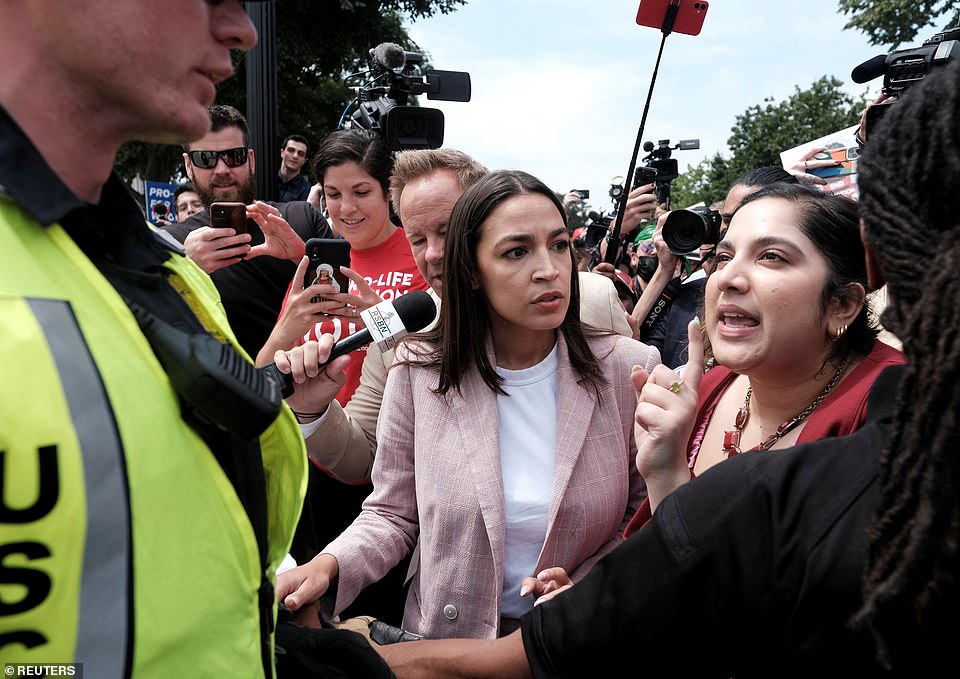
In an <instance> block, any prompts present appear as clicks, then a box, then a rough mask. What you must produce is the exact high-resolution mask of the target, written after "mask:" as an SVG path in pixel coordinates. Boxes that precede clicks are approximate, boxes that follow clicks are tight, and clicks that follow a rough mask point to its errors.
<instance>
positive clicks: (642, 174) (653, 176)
mask: <svg viewBox="0 0 960 679" xmlns="http://www.w3.org/2000/svg"><path fill="white" fill-rule="evenodd" d="M658 174H659V172H658V171H657V168H655V167H647V166H646V165H641V166H640V167H638V168H637V169H635V170H634V171H633V186H632V187H631V188H632V189H635V188H637V187H638V186H643V185H644V184H650V183H652V182H655V181H656V180H657V175H658Z"/></svg>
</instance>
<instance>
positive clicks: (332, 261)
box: [303, 238, 350, 301]
mask: <svg viewBox="0 0 960 679" xmlns="http://www.w3.org/2000/svg"><path fill="white" fill-rule="evenodd" d="M306 253H307V257H309V258H310V262H309V264H307V273H306V275H305V276H304V277H303V287H305V288H306V287H308V286H310V285H313V284H314V283H327V284H332V285H334V286H336V287H338V288H339V291H340V292H347V290H348V289H349V284H350V280H349V279H348V278H347V277H346V276H345V275H344V274H343V273H341V271H340V267H341V266H350V243H349V242H348V241H346V240H343V239H342V238H311V239H310V240H308V241H307V243H306ZM311 301H323V298H319V297H318V298H316V300H311Z"/></svg>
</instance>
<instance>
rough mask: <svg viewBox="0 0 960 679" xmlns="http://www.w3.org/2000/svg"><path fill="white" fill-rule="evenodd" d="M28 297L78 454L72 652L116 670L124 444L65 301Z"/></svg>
mask: <svg viewBox="0 0 960 679" xmlns="http://www.w3.org/2000/svg"><path fill="white" fill-rule="evenodd" d="M27 303H28V304H29V305H30V308H31V309H32V310H33V313H34V315H35V316H36V319H37V322H38V323H39V325H40V327H41V328H42V329H43V332H44V335H45V336H46V340H47V344H48V345H49V347H50V352H51V353H52V354H53V358H54V362H55V363H56V365H57V371H58V372H59V374H60V380H61V383H62V385H63V391H64V395H65V397H66V400H67V403H68V405H69V407H70V417H71V419H72V421H73V428H74V431H75V432H76V435H77V440H78V441H79V444H80V450H81V454H82V457H83V469H84V475H83V483H84V489H85V490H84V492H85V495H86V508H87V530H86V532H85V534H86V542H85V543H84V548H83V574H82V577H81V580H80V607H79V608H80V610H79V617H78V621H77V646H76V656H75V657H76V659H77V661H78V662H85V663H87V665H88V669H90V670H93V668H94V667H95V668H96V674H97V677H105V678H107V679H112V678H113V677H123V676H126V675H127V674H128V667H129V663H130V659H129V658H128V646H129V634H130V633H131V632H132V631H133V630H132V628H133V619H132V607H131V606H130V601H129V597H130V550H131V545H130V505H129V502H128V500H127V483H126V469H125V465H124V458H123V448H122V445H121V443H120V438H119V436H118V434H117V425H116V422H115V420H114V418H113V411H112V408H111V406H110V402H109V400H108V399H107V395H106V392H105V390H104V389H103V381H102V380H101V378H100V374H99V371H98V370H97V367H96V364H95V363H94V361H93V357H92V356H91V354H90V350H89V349H88V347H87V344H86V342H85V341H84V338H83V335H82V334H81V332H80V328H79V326H78V324H77V320H76V318H75V317H74V315H73V311H72V310H71V308H70V305H69V304H68V303H66V302H63V301H57V300H47V299H28V300H27ZM92 385H99V388H98V389H95V390H94V389H91V386H92Z"/></svg>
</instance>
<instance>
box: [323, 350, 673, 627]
mask: <svg viewBox="0 0 960 679" xmlns="http://www.w3.org/2000/svg"><path fill="white" fill-rule="evenodd" d="M559 342H560V345H559V347H558V359H559V367H558V375H557V391H558V394H557V413H556V419H557V451H556V465H555V475H554V481H553V490H552V497H551V501H550V513H549V520H548V527H547V536H546V541H545V543H544V545H543V549H542V551H541V554H540V559H539V562H538V566H537V569H536V571H534V573H535V572H537V571H539V570H540V569H542V568H546V567H548V566H563V567H564V568H565V569H566V570H567V572H568V573H569V574H570V575H571V577H572V578H573V579H574V580H577V579H579V578H581V577H582V576H583V575H584V574H585V573H586V572H587V571H588V570H589V569H590V568H591V567H592V566H593V564H594V563H595V562H596V561H597V560H599V559H600V557H602V556H603V555H604V554H606V553H607V552H609V551H611V550H612V549H613V548H614V547H616V546H617V545H618V544H620V542H621V541H622V537H621V536H622V533H623V529H624V528H625V526H626V524H627V522H628V521H629V520H630V517H631V516H632V515H633V513H634V512H635V510H636V508H637V507H638V506H639V504H640V502H641V501H642V500H643V498H644V497H645V495H646V490H645V487H644V485H643V480H642V479H641V478H640V476H639V474H638V473H637V470H636V466H635V462H634V458H635V455H636V444H635V442H634V438H633V426H634V411H635V409H636V392H635V390H634V388H633V385H632V384H631V382H630V370H631V367H632V366H634V365H641V366H643V367H644V368H646V369H647V370H651V369H652V368H653V367H654V366H655V365H657V364H658V363H659V362H660V355H659V353H658V352H657V350H656V349H654V348H652V347H648V346H647V345H645V344H642V343H640V342H637V341H635V340H632V339H628V338H625V337H622V336H619V335H615V336H609V337H602V338H597V339H592V340H590V344H591V347H592V349H593V351H594V354H595V355H596V356H597V357H598V358H599V359H600V360H601V364H602V367H603V373H604V375H605V377H606V378H607V380H608V384H607V385H605V386H604V387H602V388H601V395H602V405H598V403H597V401H596V397H595V396H594V394H593V391H592V390H590V389H589V388H587V387H583V386H581V385H580V384H578V383H577V377H578V376H577V374H576V372H575V371H574V369H573V367H572V366H571V365H570V362H569V359H568V356H567V349H566V344H565V343H564V341H563V339H562V337H561V339H560V340H559ZM488 353H489V354H490V356H491V363H495V361H493V351H492V348H491V346H490V344H489V343H488ZM398 355H399V356H400V357H402V358H407V357H409V350H408V349H407V348H406V347H403V346H402V347H401V349H400V351H399V352H398ZM436 384H437V376H436V373H433V372H431V371H429V370H427V369H424V368H421V367H419V366H411V365H403V366H398V365H395V366H394V367H393V368H392V369H391V371H390V374H389V377H388V378H387V385H386V389H385V392H384V397H383V406H382V408H381V411H380V421H379V424H378V427H377V440H378V441H379V442H380V443H379V447H378V449H377V455H376V460H375V461H374V465H373V472H372V481H373V486H374V490H373V492H372V493H371V494H370V496H369V497H368V498H367V500H366V501H365V502H364V505H363V511H362V512H361V513H360V515H359V516H358V517H357V519H356V520H355V521H354V522H353V524H352V525H351V526H350V527H349V528H347V530H346V531H344V533H343V534H342V535H340V537H338V538H337V539H336V540H334V541H333V542H332V543H331V544H330V545H328V546H327V547H326V548H325V549H324V550H323V551H324V552H326V553H329V554H332V555H333V556H335V557H336V558H337V561H338V562H339V565H340V576H339V581H338V585H337V588H336V593H335V601H333V597H332V596H331V597H325V599H324V601H322V602H321V605H322V606H323V608H324V610H325V612H327V613H331V612H336V613H339V612H340V611H341V610H343V609H344V608H345V607H346V606H347V605H349V604H350V603H351V602H352V601H353V599H354V598H355V597H356V596H357V594H359V592H360V591H361V590H362V589H363V588H364V587H366V586H367V585H368V584H370V583H372V582H376V581H377V580H379V579H380V578H381V577H383V576H384V575H385V574H386V573H387V572H388V571H389V570H390V568H391V567H393V566H394V565H395V564H397V563H398V562H399V561H400V560H401V559H402V558H403V557H404V556H406V555H407V554H408V553H409V552H410V551H411V550H412V549H413V547H414V544H415V543H416V542H417V540H418V539H419V542H420V566H419V568H418V570H417V572H416V574H415V576H414V578H413V580H412V582H411V586H410V591H409V594H408V596H407V602H406V607H405V610H404V619H403V625H404V628H405V629H407V630H409V631H411V632H415V633H418V634H422V635H424V636H426V637H432V638H440V637H465V638H487V639H492V638H495V637H496V636H497V635H498V631H499V625H500V598H501V589H502V583H503V555H504V539H505V528H504V497H503V480H502V477H501V473H500V452H499V438H498V424H497V402H496V395H495V394H494V393H493V392H492V391H491V390H490V389H489V388H488V387H487V386H486V385H485V384H484V383H483V381H482V380H481V378H480V376H479V374H478V373H477V371H476V370H475V369H471V370H469V371H468V372H467V374H466V376H465V378H464V381H463V383H462V385H461V387H462V393H461V394H458V393H456V392H455V391H454V392H451V393H450V394H448V395H447V396H446V397H440V396H438V395H437V394H435V393H433V392H432V391H431V389H432V388H434V387H435V386H436ZM534 573H531V575H533V574H534ZM331 604H333V605H332V606H331ZM331 608H332V610H331Z"/></svg>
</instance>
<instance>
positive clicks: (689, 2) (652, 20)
mask: <svg viewBox="0 0 960 679" xmlns="http://www.w3.org/2000/svg"><path fill="white" fill-rule="evenodd" d="M671 4H673V5H680V7H679V8H678V9H677V17H676V19H674V22H673V31H674V32H675V33H683V34H685V35H700V29H701V28H703V19H704V17H706V16H707V8H708V7H709V6H710V3H708V2H705V1H704V0H640V8H639V9H637V24H638V25H640V26H649V27H650V28H656V29H658V30H660V29H663V21H664V19H666V18H667V7H669V6H670V5H671Z"/></svg>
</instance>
